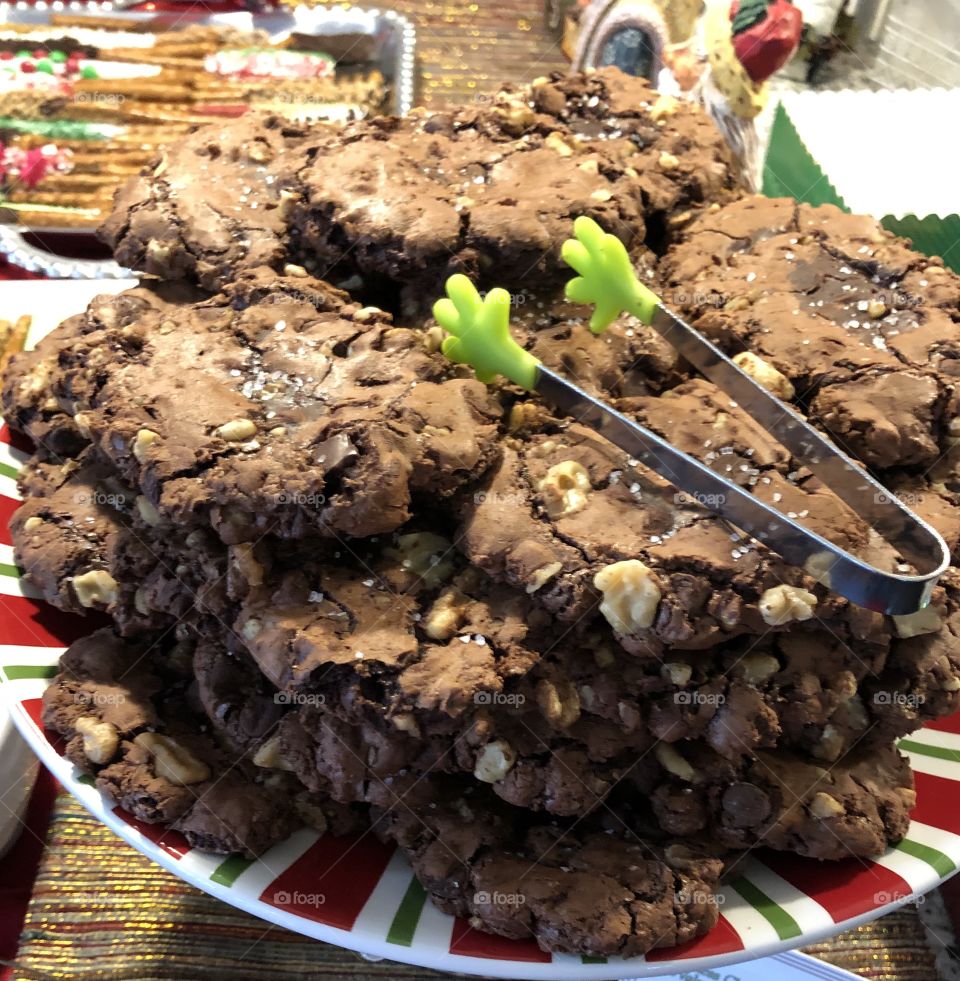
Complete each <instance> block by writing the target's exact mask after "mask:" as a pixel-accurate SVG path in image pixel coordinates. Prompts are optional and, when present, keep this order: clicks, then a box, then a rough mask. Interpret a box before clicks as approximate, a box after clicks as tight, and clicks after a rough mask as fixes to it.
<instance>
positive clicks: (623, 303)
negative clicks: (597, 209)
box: [561, 215, 660, 334]
mask: <svg viewBox="0 0 960 981" xmlns="http://www.w3.org/2000/svg"><path fill="white" fill-rule="evenodd" d="M573 234H574V236H575V238H572V239H567V241H566V242H564V243H563V248H562V250H561V254H562V255H563V258H564V261H565V262H566V263H567V265H569V266H572V267H573V268H574V269H575V270H576V271H577V272H578V273H579V274H580V275H579V276H577V277H576V278H574V279H571V280H570V282H569V283H567V296H568V297H569V298H570V299H571V300H573V301H574V303H586V304H592V305H593V307H594V311H593V316H592V317H591V318H590V329H591V330H592V331H593V332H594V334H601V333H603V331H605V330H606V329H607V328H608V327H609V326H610V324H612V323H613V321H614V320H616V319H617V317H619V316H620V314H621V313H623V312H624V311H626V312H627V313H632V314H633V315H634V316H635V317H637V318H638V319H639V320H642V321H643V322H644V323H645V324H649V323H650V322H651V321H652V320H653V315H654V313H655V312H656V309H657V304H658V303H659V302H660V298H659V297H658V296H657V294H656V293H654V292H653V291H652V290H650V289H648V288H647V287H646V286H644V285H643V283H641V282H640V280H639V279H637V274H636V273H635V272H634V271H633V263H631V262H630V256H629V255H627V250H626V249H625V248H624V246H623V242H621V241H620V239H618V238H617V237H616V235H608V234H606V233H605V232H604V230H603V229H602V228H601V227H600V226H599V225H598V224H597V223H596V222H595V221H594V220H593V219H592V218H587V217H586V215H581V216H580V217H579V218H578V219H577V220H576V221H575V222H574V223H573Z"/></svg>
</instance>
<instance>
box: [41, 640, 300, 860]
mask: <svg viewBox="0 0 960 981" xmlns="http://www.w3.org/2000/svg"><path fill="white" fill-rule="evenodd" d="M160 652H161V648H158V647H157V646H156V645H155V644H150V643H141V644H132V643H124V642H122V641H120V640H119V639H118V638H117V637H116V636H115V635H113V634H112V633H111V632H110V631H109V630H100V631H97V632H96V633H95V634H92V635H91V636H90V637H87V638H84V639H83V640H80V641H77V642H76V643H75V644H74V645H73V646H72V647H71V648H69V649H68V650H67V651H66V652H65V653H64V654H63V656H62V658H61V661H60V673H59V674H58V675H57V677H56V678H55V679H54V681H53V682H52V684H51V685H50V687H49V688H47V690H46V691H45V692H44V708H43V721H44V724H45V725H46V726H48V727H49V728H51V729H53V730H55V731H56V732H58V733H60V734H61V735H63V736H64V737H65V738H66V740H67V747H66V753H67V756H68V757H69V758H70V759H71V760H72V761H73V762H74V763H76V764H77V766H79V767H80V768H81V769H82V770H85V771H86V772H88V773H92V774H94V775H95V776H96V780H97V786H98V788H99V789H101V790H103V791H104V792H105V793H107V794H109V795H110V796H111V797H113V798H114V800H116V802H117V803H118V804H119V805H120V806H121V807H123V808H124V810H126V811H129V812H130V813H131V814H132V815H133V816H134V817H136V818H138V819H139V820H141V821H146V822H148V823H156V822H162V823H165V824H171V825H172V826H173V827H174V828H176V829H177V830H179V831H181V832H182V833H183V835H184V836H185V837H186V838H187V840H188V841H189V842H190V843H191V844H192V845H194V846H195V847H198V848H203V849H205V850H207V851H215V852H222V853H229V852H241V853H243V854H245V855H248V856H249V857H254V856H256V855H259V854H262V853H263V852H264V851H266V849H267V848H269V847H270V846H271V845H272V844H274V843H275V842H277V841H280V840H282V839H283V838H285V837H286V836H287V835H288V834H289V833H290V832H291V831H292V830H293V829H294V828H295V827H296V823H297V822H296V821H295V819H294V817H293V814H292V811H291V808H290V807H289V804H288V800H287V798H286V797H285V796H284V795H280V794H274V793H271V792H270V791H269V790H268V789H267V788H265V787H264V786H262V785H260V784H259V783H258V782H257V780H256V774H255V772H254V770H253V768H252V767H250V766H249V765H248V764H246V763H242V762H241V763H238V761H237V759H236V758H235V757H234V756H233V755H231V754H228V753H226V752H225V751H224V750H223V749H222V748H221V747H220V746H218V745H217V744H216V743H215V742H213V741H212V740H211V739H210V738H209V736H206V735H204V733H203V729H204V728H206V727H205V725H204V724H203V721H202V720H203V717H202V716H198V715H197V714H196V713H193V712H191V710H190V709H189V708H188V706H187V705H186V704H185V698H184V691H185V688H184V684H183V682H182V681H180V682H179V683H178V682H177V680H176V677H175V676H174V677H173V679H171V672H170V666H169V665H165V664H163V662H162V658H161V653H160Z"/></svg>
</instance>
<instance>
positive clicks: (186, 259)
mask: <svg viewBox="0 0 960 981" xmlns="http://www.w3.org/2000/svg"><path fill="white" fill-rule="evenodd" d="M309 146H310V140H309V130H308V129H307V128H306V127H304V126H301V125H299V124H296V123H293V122H291V121H290V120H288V119H285V118H282V117H279V116H263V115H260V114H257V113H247V114H245V115H244V116H242V117H241V118H239V119H232V120H225V121H221V122H218V123H217V124H216V125H213V126H205V127H201V128H200V129H198V130H196V131H195V132H193V133H191V134H189V135H188V136H186V137H183V138H181V139H178V140H176V141H175V142H173V143H172V144H170V145H168V146H165V147H164V148H163V150H162V151H161V153H160V156H159V158H158V159H157V160H155V161H154V162H153V164H152V165H151V166H150V167H148V168H147V169H146V170H145V171H144V172H143V173H141V174H139V175H138V176H137V177H133V178H131V179H130V180H129V181H127V183H126V184H124V185H123V186H122V187H121V188H120V189H119V190H118V191H117V193H116V196H115V198H114V206H113V212H112V213H111V214H110V216H109V217H108V218H107V220H106V221H105V222H104V224H103V226H102V227H101V228H100V237H101V238H102V239H103V241H105V242H106V243H107V244H108V245H109V246H110V247H111V248H112V249H113V252H114V256H115V258H116V259H117V261H118V262H119V263H121V264H122V265H124V266H128V267H129V268H131V269H136V270H138V271H139V272H145V273H148V274H150V275H153V276H159V277H160V278H161V279H165V280H173V279H188V280H191V281H194V282H198V283H200V284H201V285H203V286H204V287H205V288H207V289H210V290H216V289H219V288H220V287H221V286H224V285H226V284H227V283H229V282H230V281H231V280H232V279H233V278H234V276H235V274H236V272H237V270H238V269H241V268H253V267H256V266H264V265H270V266H274V267H275V268H278V269H279V268H281V267H282V265H283V260H284V256H285V255H286V251H287V245H286V209H285V197H284V192H283V185H284V176H285V175H286V174H287V173H294V172H295V171H296V170H297V168H298V166H302V165H303V164H304V163H305V162H306V159H307V152H308V149H309Z"/></svg>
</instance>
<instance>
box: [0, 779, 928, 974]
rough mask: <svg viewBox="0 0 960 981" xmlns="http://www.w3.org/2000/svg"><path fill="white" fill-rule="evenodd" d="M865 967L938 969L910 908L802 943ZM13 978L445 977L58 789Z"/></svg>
mask: <svg viewBox="0 0 960 981" xmlns="http://www.w3.org/2000/svg"><path fill="white" fill-rule="evenodd" d="M810 953H815V954H816V955H817V956H819V957H822V958H823V959H824V960H829V961H831V962H832V963H834V964H837V965H838V966H840V967H845V968H846V969H847V970H850V971H854V972H856V973H858V974H861V975H862V976H863V977H866V978H874V979H890V981H936V978H937V974H936V971H935V969H934V963H933V955H932V953H931V951H930V949H929V947H928V946H927V943H926V940H925V933H924V930H923V927H922V926H921V924H920V921H919V918H918V917H917V913H916V911H915V910H914V909H906V910H904V911H901V912H898V913H892V914H890V915H889V916H886V917H884V918H883V919H881V920H878V921H877V922H875V923H872V924H868V925H867V926H864V927H861V928H860V929H858V930H853V931H851V932H849V933H845V934H842V935H841V936H839V937H837V938H836V939H835V940H833V941H830V942H829V943H825V944H818V945H817V946H816V947H814V948H811V949H810ZM17 965H18V966H17V970H15V971H14V978H16V979H17V981H40V979H49V978H64V979H68V981H92V979H97V981H148V979H149V981H173V979H180V978H189V979H199V978H203V979H204V981H207V979H210V981H264V979H265V978H269V979H270V981H294V979H302V978H306V979H334V978H343V979H354V981H385V979H388V978H389V979H394V978H396V979H415V981H419V979H428V978H430V979H433V978H439V977H450V976H451V975H441V974H438V973H437V972H435V971H427V970H422V969H420V968H414V967H406V966H404V965H402V964H396V963H392V962H389V961H380V962H370V961H366V960H364V959H363V958H361V957H359V956H358V955H356V954H353V953H350V952H348V951H345V950H341V949H339V948H337V947H331V946H330V945H328V944H323V943H320V942H319V941H314V940H309V939H306V938H304V937H301V936H299V935H298V934H295V933H290V932H288V931H287V930H283V929H281V928H279V927H275V926H271V925H270V924H267V923H264V922H263V921H262V920H258V919H255V918H254V917H252V916H248V915H247V914H246V913H242V912H240V911H239V910H235V909H233V908H232V907H230V906H227V905H226V904H225V903H222V902H220V901H219V900H217V899H214V898H212V897H210V896H207V895H205V894H204V893H201V892H199V891H198V890H197V889H194V888H193V887H192V886H188V885H187V884H186V883H184V882H181V881H180V880H179V879H178V878H176V876H174V875H171V874H170V873H169V872H166V871H165V870H163V869H161V868H160V867H159V866H157V865H154V864H153V863H152V862H150V861H148V860H147V859H146V858H144V857H143V856H142V855H140V854H139V852H136V851H134V850H133V849H132V848H131V847H130V846H129V845H127V844H126V843H125V842H124V841H122V840H121V839H120V838H118V837H116V835H114V834H113V832H111V831H109V830H107V828H106V827H105V826H104V825H102V824H100V823H99V822H98V821H96V820H94V819H93V818H92V817H90V815H89V814H88V813H87V812H86V811H85V810H84V809H83V808H82V807H81V806H80V805H79V804H77V803H76V802H75V801H74V800H73V799H72V798H71V797H69V796H68V795H67V794H65V793H61V794H60V796H59V797H58V798H57V801H56V804H55V806H54V811H53V815H52V819H51V823H50V830H49V834H48V840H47V848H46V852H45V854H44V858H43V861H42V863H41V866H40V871H39V874H38V876H37V881H36V885H35V886H34V892H33V898H32V899H31V901H30V906H29V909H28V911H27V918H26V922H25V925H24V930H23V934H22V936H21V939H20V951H19V953H18V955H17Z"/></svg>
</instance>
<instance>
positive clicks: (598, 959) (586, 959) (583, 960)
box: [580, 954, 607, 964]
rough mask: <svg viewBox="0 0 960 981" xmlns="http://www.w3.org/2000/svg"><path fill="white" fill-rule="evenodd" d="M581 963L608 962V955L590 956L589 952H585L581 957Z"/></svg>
mask: <svg viewBox="0 0 960 981" xmlns="http://www.w3.org/2000/svg"><path fill="white" fill-rule="evenodd" d="M580 963H581V964H606V963H607V959H606V957H589V956H588V955H587V954H583V955H582V956H581V958H580Z"/></svg>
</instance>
